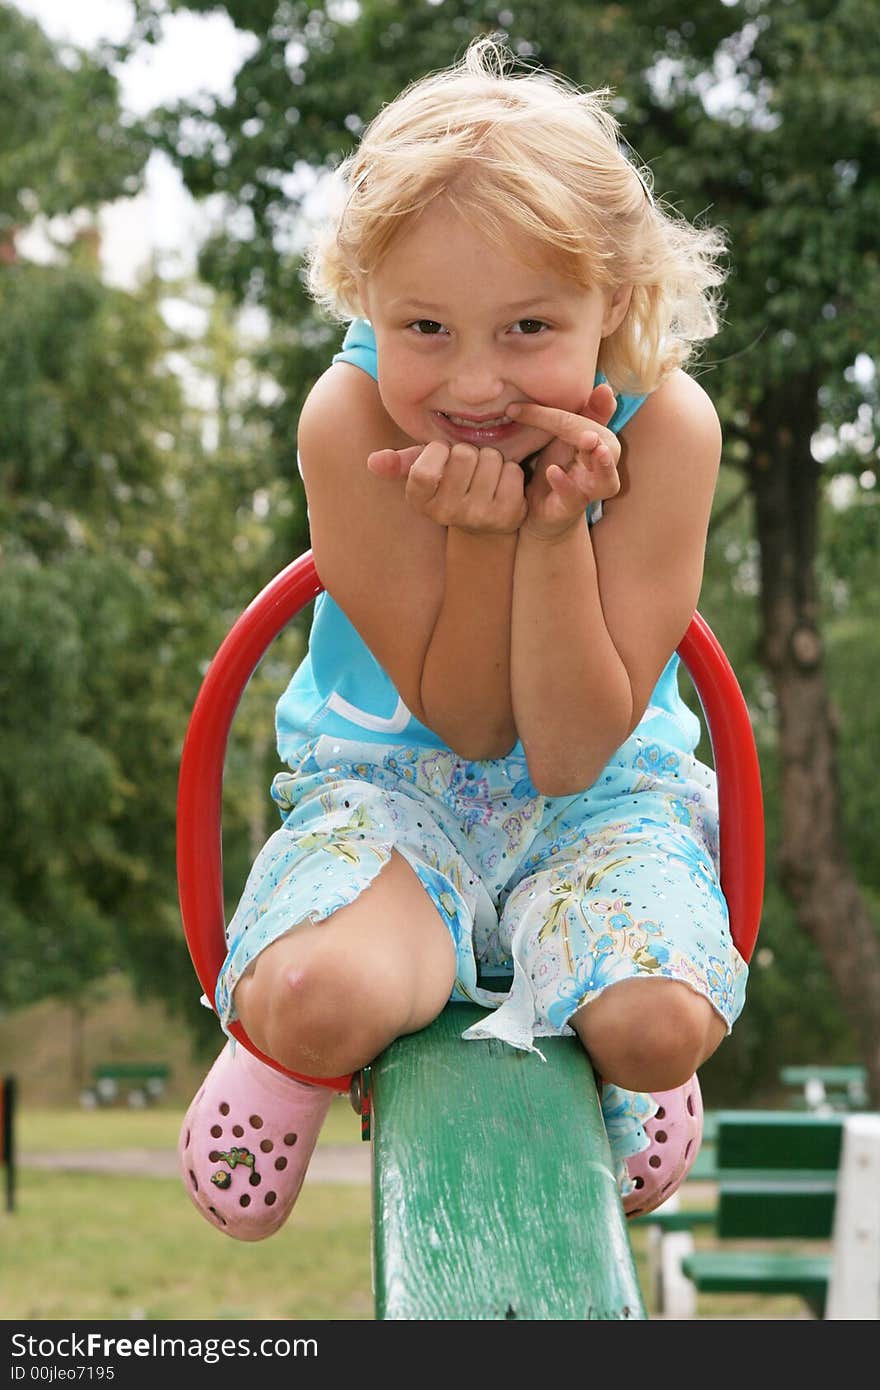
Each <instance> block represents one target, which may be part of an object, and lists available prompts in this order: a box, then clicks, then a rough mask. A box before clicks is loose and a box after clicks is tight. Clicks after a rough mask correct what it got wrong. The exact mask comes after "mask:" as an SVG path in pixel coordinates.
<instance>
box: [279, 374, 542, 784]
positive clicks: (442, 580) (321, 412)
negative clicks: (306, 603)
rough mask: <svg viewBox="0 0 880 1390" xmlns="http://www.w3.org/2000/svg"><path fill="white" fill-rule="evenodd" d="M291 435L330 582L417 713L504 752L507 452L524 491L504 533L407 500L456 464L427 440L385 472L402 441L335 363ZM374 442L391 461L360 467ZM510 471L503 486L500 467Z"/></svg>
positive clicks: (507, 717)
mask: <svg viewBox="0 0 880 1390" xmlns="http://www.w3.org/2000/svg"><path fill="white" fill-rule="evenodd" d="M340 422H344V429H341V428H340ZM298 442H299V450H300V458H301V462H302V468H303V475H304V478H305V483H306V492H307V496H308V502H309V524H310V530H311V540H312V548H313V550H314V554H315V562H316V565H317V569H318V574H319V575H320V577H321V581H322V583H323V584H324V586H325V588H326V589H327V591H328V593H330V594H331V595H332V596H333V598H334V599H335V600H336V602H337V603H338V604H339V606H340V607H341V608H342V610H343V612H344V613H345V614H346V616H347V617H348V618H349V619H350V621H351V622H352V623H353V625H354V626H355V628H356V629H357V631H358V632H359V634H360V636H361V637H362V638H363V640H364V641H365V642H366V644H367V646H368V647H369V648H370V650H371V651H372V653H373V655H374V656H375V657H376V660H377V661H378V662H379V664H380V665H381V666H382V668H383V670H384V671H385V672H386V673H387V674H388V676H389V677H390V679H391V680H392V682H393V683H394V685H395V687H396V689H397V690H398V692H399V693H400V695H401V697H402V699H403V701H404V703H405V704H406V706H407V708H408V709H409V710H410V711H411V713H412V714H414V715H415V716H416V718H418V719H419V720H420V721H421V722H422V723H423V724H425V725H427V727H429V728H431V729H433V730H434V732H435V733H437V734H438V735H439V737H440V738H441V739H442V740H443V741H444V743H446V744H447V745H448V746H449V747H451V748H452V749H453V751H454V752H456V753H458V754H459V756H460V757H465V758H468V759H479V758H493V757H501V756H502V755H503V754H504V753H507V752H508V751H509V750H510V748H511V747H512V746H513V744H514V743H515V741H516V729H515V727H514V724H513V714H512V708H511V699H510V620H511V601H512V586H513V564H514V552H515V547H516V525H518V524H519V521H521V519H522V514H523V513H524V509H525V503H524V501H523V498H522V478H521V474H519V470H518V469H517V468H516V465H509V466H508V467H509V469H515V470H516V474H517V475H518V476H517V477H516V478H515V481H516V482H517V485H518V487H519V494H520V495H519V503H518V511H517V518H516V523H515V524H514V525H513V528H512V533H511V534H504V533H501V534H499V533H481V532H480V531H478V530H469V529H466V528H463V527H458V526H451V525H446V524H443V523H442V522H440V521H438V520H437V519H435V518H434V517H432V516H429V515H427V514H426V511H425V509H424V506H421V508H420V506H419V505H415V503H417V502H418V499H419V496H421V498H422V503H424V502H425V498H426V497H427V496H428V493H429V492H430V491H431V469H432V467H435V466H437V467H438V468H439V472H438V473H437V478H436V480H435V481H436V486H435V487H434V490H433V493H432V497H433V496H435V495H437V496H438V504H439V503H443V502H444V501H446V502H448V501H449V500H450V497H449V493H450V486H449V485H450V482H452V483H454V482H455V477H454V476H453V475H452V474H451V473H450V472H449V470H447V469H445V468H444V467H443V464H444V462H445V460H443V459H440V460H438V455H437V452H436V450H435V451H434V453H433V454H431V455H428V457H427V462H426V464H423V465H422V466H421V467H420V468H416V469H414V468H408V469H407V470H404V471H402V472H401V473H400V474H399V476H394V474H395V469H394V467H393V465H392V461H391V459H390V457H389V455H390V454H391V453H393V452H396V451H399V450H400V451H404V453H406V452H407V449H408V446H411V445H412V441H411V440H410V439H408V438H406V437H405V436H403V435H401V433H400V432H399V431H398V430H397V427H396V426H395V425H394V423H393V421H391V420H390V418H389V417H388V415H387V413H386V412H385V410H384V407H383V406H382V404H381V401H380V399H379V395H378V391H377V390H376V386H375V383H374V382H373V381H372V380H371V379H370V378H369V377H368V376H367V375H366V374H365V373H363V372H361V371H360V370H359V369H358V368H357V367H353V366H349V365H347V364H344V363H343V364H337V365H336V366H334V367H331V368H330V369H329V371H327V372H326V373H325V374H324V376H323V377H321V378H320V380H319V381H318V382H317V383H316V385H315V387H314V388H313V390H312V392H311V393H310V395H309V398H308V400H307V401H306V403H305V405H304V407H303V410H302V412H301V416H300V426H299V441H298ZM428 447H429V448H432V447H433V446H428ZM409 452H410V453H411V454H414V455H415V456H419V455H421V454H423V452H425V451H423V450H421V449H418V450H412V449H410V451H409ZM381 455H384V456H385V458H386V463H387V467H382V466H381V459H380V463H379V466H378V467H377V468H376V469H375V470H373V469H371V468H368V467H367V458H368V457H370V458H371V462H372V456H381ZM444 477H445V484H444V489H445V490H444V491H443V493H442V494H441V492H440V481H441V480H443V478H444ZM507 479H508V482H507V486H509V485H510V481H511V480H512V479H514V475H512V474H511V473H510V472H509V471H508V473H507ZM458 481H459V482H461V478H460V477H459V479H458ZM420 488H421V494H420V492H419V489H420ZM497 490H498V489H497V488H496V492H497ZM455 491H456V489H455V488H452V492H455ZM469 491H470V489H469V488H468V487H464V488H463V489H459V493H460V494H461V495H466V494H467V493H468V492H469ZM477 491H478V492H479V489H478V490H477ZM429 500H430V499H429ZM452 500H454V498H453V499H452ZM459 500H461V498H460V497H459ZM479 500H480V499H479V496H478V497H477V501H478V502H479ZM484 500H485V499H484ZM511 505H516V500H515V499H513V502H512V504H511ZM453 515H455V513H454V511H450V512H449V516H453ZM461 519H463V520H468V518H467V517H461ZM470 520H471V521H473V522H474V524H478V522H479V518H478V517H477V516H472V517H471V518H470Z"/></svg>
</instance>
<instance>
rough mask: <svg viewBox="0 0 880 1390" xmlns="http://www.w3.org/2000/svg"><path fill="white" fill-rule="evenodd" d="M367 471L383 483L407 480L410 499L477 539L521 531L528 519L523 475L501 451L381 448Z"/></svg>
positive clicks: (470, 447)
mask: <svg viewBox="0 0 880 1390" xmlns="http://www.w3.org/2000/svg"><path fill="white" fill-rule="evenodd" d="M367 467H368V468H369V470H370V472H371V473H375V474H376V476H377V477H380V478H405V479H406V500H407V502H408V503H409V504H410V506H411V507H412V508H413V509H414V510H415V511H417V512H421V513H422V514H423V515H424V516H427V517H430V518H431V520H432V521H436V522H437V523H438V524H439V525H440V526H455V527H457V528H458V529H459V530H461V531H469V532H471V533H473V534H475V535H505V534H512V533H513V532H515V531H518V530H519V528H520V526H521V525H522V524H523V521H524V520H525V518H526V514H527V507H526V500H525V491H524V483H525V479H524V477H523V471H522V469H521V468H520V466H519V464H518V463H509V462H507V461H506V460H505V459H504V458H503V457H502V455H501V454H500V453H499V452H498V450H497V449H477V448H475V447H474V446H473V445H471V444H453V445H451V446H450V445H449V444H444V443H443V442H442V441H440V440H433V441H432V442H431V443H430V444H425V445H415V446H413V447H411V448H409V449H379V450H377V451H376V452H375V453H373V454H370V456H369V458H368V459H367Z"/></svg>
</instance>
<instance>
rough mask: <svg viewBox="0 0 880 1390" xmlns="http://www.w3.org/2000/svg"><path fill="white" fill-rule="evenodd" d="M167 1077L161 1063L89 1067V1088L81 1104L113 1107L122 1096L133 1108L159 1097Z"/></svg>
mask: <svg viewBox="0 0 880 1390" xmlns="http://www.w3.org/2000/svg"><path fill="white" fill-rule="evenodd" d="M170 1075H171V1068H170V1067H169V1066H168V1065H167V1064H166V1063H165V1062H102V1063H100V1064H99V1065H98V1066H96V1067H93V1068H92V1085H91V1088H90V1089H89V1090H87V1091H85V1092H84V1093H83V1096H82V1098H81V1099H82V1103H83V1104H84V1105H86V1106H91V1105H113V1104H114V1102H115V1101H117V1100H119V1099H120V1098H121V1097H122V1096H124V1097H125V1099H126V1101H127V1102H128V1104H129V1105H131V1106H133V1107H136V1106H143V1105H148V1104H149V1103H150V1102H151V1101H156V1100H158V1099H159V1097H160V1096H161V1095H162V1093H163V1091H164V1090H165V1084H166V1082H167V1081H168V1077H169V1076H170Z"/></svg>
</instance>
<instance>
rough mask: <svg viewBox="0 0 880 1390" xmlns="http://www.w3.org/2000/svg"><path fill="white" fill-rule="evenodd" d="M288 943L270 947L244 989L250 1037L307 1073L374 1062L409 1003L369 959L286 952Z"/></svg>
mask: <svg viewBox="0 0 880 1390" xmlns="http://www.w3.org/2000/svg"><path fill="white" fill-rule="evenodd" d="M287 941H288V938H282V940H281V941H279V942H275V943H273V945H272V946H271V947H269V948H267V950H266V951H265V952H263V954H262V955H261V956H259V957H258V958H257V961H256V963H255V967H254V970H253V972H252V973H251V974H250V975H249V976H246V977H245V978H243V979H242V980H240V981H239V984H238V987H237V988H236V991H235V1006H236V1011H237V1013H238V1016H239V1018H240V1020H241V1023H242V1026H243V1027H244V1030H245V1032H246V1033H247V1035H248V1037H249V1038H250V1039H251V1040H252V1041H253V1042H254V1043H256V1045H257V1047H259V1048H260V1050H261V1051H262V1052H264V1053H265V1054H266V1056H268V1057H272V1058H273V1059H274V1060H275V1061H277V1062H280V1063H281V1065H282V1066H285V1067H287V1068H288V1069H289V1070H290V1071H296V1072H301V1073H303V1074H304V1075H307V1076H342V1075H346V1074H347V1073H348V1072H350V1071H355V1070H356V1069H357V1068H358V1067H362V1066H366V1065H367V1064H368V1063H369V1062H371V1061H372V1060H373V1058H374V1057H375V1056H376V1054H377V1053H378V1052H379V1051H381V1050H382V1048H383V1047H386V1046H387V1045H388V1043H389V1042H391V1041H392V1039H393V1038H394V1037H396V1036H397V1034H398V1033H399V1032H401V1031H403V1023H404V1022H405V1014H404V1007H403V1000H402V999H401V998H400V997H399V996H398V995H396V994H395V991H394V990H390V991H389V990H388V989H387V988H386V987H385V986H386V983H387V982H385V981H382V980H381V979H379V978H377V977H376V974H375V973H374V972H373V971H372V970H371V968H370V965H369V963H367V964H364V963H363V962H358V961H353V960H351V959H347V958H346V957H345V956H344V955H340V956H335V955H334V954H333V953H331V952H327V951H313V950H306V951H297V950H296V949H295V947H287V949H285V948H284V946H285V943H286V942H287ZM279 947H281V948H282V949H280V950H279V949H277V948H279Z"/></svg>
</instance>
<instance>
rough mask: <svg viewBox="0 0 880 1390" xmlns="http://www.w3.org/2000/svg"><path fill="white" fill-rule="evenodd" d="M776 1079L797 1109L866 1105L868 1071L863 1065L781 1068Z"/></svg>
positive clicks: (845, 1107)
mask: <svg viewBox="0 0 880 1390" xmlns="http://www.w3.org/2000/svg"><path fill="white" fill-rule="evenodd" d="M779 1080H780V1082H781V1084H782V1085H783V1086H784V1087H786V1088H787V1089H788V1090H789V1092H790V1093H791V1104H792V1107H793V1108H794V1109H798V1110H817V1111H820V1112H824V1113H826V1114H827V1113H829V1112H831V1111H835V1110H844V1111H848V1110H864V1109H865V1108H866V1106H867V1104H868V1079H867V1072H866V1070H865V1068H864V1067H862V1066H838V1067H824V1066H821V1065H819V1064H816V1065H806V1066H796V1067H795V1066H793V1067H782V1068H781V1069H780V1072H779Z"/></svg>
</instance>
